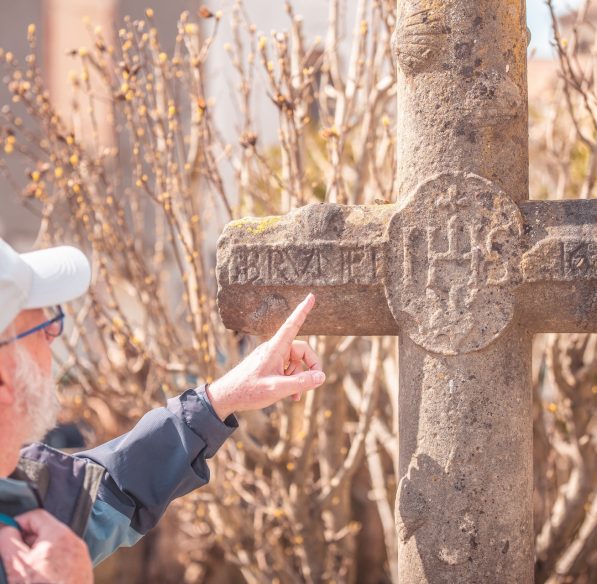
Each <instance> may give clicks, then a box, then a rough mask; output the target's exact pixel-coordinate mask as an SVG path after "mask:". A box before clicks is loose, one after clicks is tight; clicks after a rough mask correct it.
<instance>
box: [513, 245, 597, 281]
mask: <svg viewBox="0 0 597 584" xmlns="http://www.w3.org/2000/svg"><path fill="white" fill-rule="evenodd" d="M522 270H523V274H524V280H525V281H526V282H539V281H544V280H554V281H573V280H590V279H597V237H596V238H595V239H576V238H548V239H546V240H544V241H541V242H540V243H538V244H537V245H536V246H535V247H534V248H533V249H531V250H530V251H528V252H527V253H526V254H525V255H524V257H523V260H522Z"/></svg>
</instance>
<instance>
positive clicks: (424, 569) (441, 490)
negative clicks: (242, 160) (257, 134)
mask: <svg viewBox="0 0 597 584" xmlns="http://www.w3.org/2000/svg"><path fill="white" fill-rule="evenodd" d="M526 34H527V32H526V25H525V2H524V0H478V1H477V2H470V1H469V0H445V1H440V0H403V1H402V2H400V3H399V20H398V25H397V30H396V34H395V36H394V51H395V53H396V57H397V62H398V69H399V98H398V111H399V126H398V133H399V138H400V139H399V140H398V143H399V144H400V152H399V161H398V162H399V164H398V172H399V176H398V179H399V184H400V185H401V189H402V190H401V192H403V193H404V196H403V197H402V199H401V200H400V202H399V203H398V204H397V205H382V206H374V207H343V206H339V205H311V206H308V207H305V208H303V209H299V210H297V211H294V212H293V213H291V214H289V215H288V216H285V217H269V218H265V219H244V220H241V221H236V222H233V223H231V224H230V225H228V226H227V227H226V229H225V231H224V233H223V235H222V237H221V239H220V242H219V244H218V270H217V271H218V286H219V289H218V304H219V308H220V312H221V315H222V318H223V320H224V322H225V324H226V326H228V327H229V328H232V329H235V330H242V331H245V332H249V333H254V334H269V333H272V332H273V331H274V330H275V329H276V328H277V326H279V324H281V322H282V321H283V319H284V318H285V317H286V316H287V315H288V314H289V312H290V310H291V308H292V307H293V306H294V305H295V304H296V303H297V302H298V301H299V300H301V299H302V298H303V297H304V296H305V295H306V293H307V292H308V291H314V292H315V293H316V294H317V296H318V302H317V305H316V308H315V309H314V310H313V312H312V314H311V315H310V317H309V319H308V320H307V322H306V323H305V326H304V328H303V331H302V332H303V333H305V334H307V333H309V334H315V333H316V334H334V335H338V334H348V335H354V334H363V335H364V334H366V335H381V334H398V332H400V354H399V357H400V392H399V400H400V404H399V411H400V453H399V459H400V474H401V477H400V479H401V480H400V484H399V489H398V497H397V502H396V522H397V529H398V534H399V573H400V579H401V581H402V582H405V583H407V584H410V583H419V582H433V583H440V582H442V583H443V582H446V583H453V582H458V583H489V582H504V583H505V582H508V583H510V582H517V583H530V582H532V581H533V529H532V416H531V379H530V364H531V342H532V334H533V333H534V332H547V331H551V332H559V331H562V332H564V331H566V332H572V331H578V332H585V331H588V332H594V331H596V330H597V201H562V202H530V201H526V199H527V198H528V177H527V167H528V152H527V105H526V101H527V99H526Z"/></svg>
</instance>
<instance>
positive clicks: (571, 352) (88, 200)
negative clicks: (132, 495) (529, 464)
mask: <svg viewBox="0 0 597 584" xmlns="http://www.w3.org/2000/svg"><path fill="white" fill-rule="evenodd" d="M587 4H589V3H588V2H587ZM340 5H341V2H339V0H332V1H331V2H330V3H329V28H328V31H327V35H326V36H325V38H322V39H312V38H310V36H309V35H308V34H307V32H306V31H304V30H303V23H302V19H301V18H300V17H299V16H298V15H296V14H295V13H294V11H293V8H292V4H291V3H287V4H286V9H287V13H288V25H287V27H286V30H285V31H282V32H275V33H272V34H268V35H266V36H262V35H261V34H260V33H259V32H258V27H256V26H255V25H254V24H252V23H251V22H250V21H249V19H248V17H247V16H246V12H245V8H244V6H243V2H242V0H237V1H236V2H235V3H234V7H233V9H232V10H231V11H230V12H226V13H225V14H220V13H214V12H212V11H210V10H209V9H207V8H203V9H201V10H200V11H199V12H198V13H197V14H188V13H185V14H183V15H182V16H181V18H180V21H179V24H178V35H177V38H176V47H175V50H174V52H173V53H171V54H167V53H166V52H164V50H163V49H162V47H161V45H160V39H159V34H158V31H157V30H156V28H155V25H154V20H153V12H152V11H151V10H150V9H148V10H147V13H146V19H145V20H142V21H132V20H127V19H125V21H124V23H123V24H122V28H121V29H120V30H119V31H118V32H117V33H115V34H114V35H112V34H111V33H110V34H108V33H104V32H102V31H101V30H99V29H94V28H93V26H92V24H89V25H88V26H89V32H90V43H89V46H88V47H83V48H76V49H75V50H74V51H73V60H74V61H75V62H76V63H78V64H79V66H80V70H79V71H78V72H77V73H75V74H73V76H72V79H71V81H72V86H73V109H72V116H71V118H70V119H62V118H61V117H60V116H59V115H58V114H57V113H56V112H55V110H54V108H53V106H52V103H51V100H50V98H49V95H48V93H47V91H46V89H45V88H44V84H43V81H42V75H41V72H40V70H39V66H38V60H37V56H36V53H37V52H36V46H35V42H36V36H35V29H34V27H30V29H29V31H28V34H29V38H30V43H31V53H30V54H29V55H27V56H26V57H25V58H24V59H23V61H22V62H18V61H17V58H16V56H14V55H12V54H11V53H8V52H2V54H1V57H2V60H3V61H4V63H5V70H6V76H7V83H8V85H9V88H10V91H11V93H12V96H13V98H12V103H11V104H9V105H7V106H6V107H5V108H4V109H2V111H1V114H0V116H1V117H0V140H1V144H2V148H3V152H4V155H3V156H2V159H0V170H2V171H3V172H4V173H5V175H6V176H7V178H8V180H9V181H10V183H11V184H12V185H13V186H14V189H15V192H16V193H18V194H20V197H21V200H22V202H23V203H24V204H26V205H28V206H31V207H32V208H33V209H34V210H35V211H36V212H41V214H42V227H41V241H42V242H43V243H49V242H52V241H61V242H62V241H71V242H74V243H75V244H77V245H79V246H80V247H82V248H83V249H85V250H86V251H87V252H88V253H89V255H90V257H91V258H92V261H93V266H94V273H93V287H92V292H91V294H89V295H88V296H87V298H86V299H85V300H84V301H83V302H81V303H80V304H78V305H77V306H74V307H72V309H71V316H72V319H71V320H72V322H73V323H74V326H73V327H72V328H71V329H70V331H69V333H68V335H67V336H66V338H65V340H64V343H65V349H66V350H65V351H63V352H60V354H61V355H63V359H62V360H61V367H62V374H63V375H62V386H63V390H64V391H63V394H64V399H65V402H66V403H67V404H68V412H69V415H70V416H71V417H72V418H74V419H82V420H84V421H85V423H86V425H87V427H88V433H89V438H90V440H91V441H93V442H97V441H100V440H105V439H107V438H110V437H111V436H113V435H115V434H117V433H120V432H122V431H124V430H126V429H127V428H129V427H130V425H131V424H132V423H133V422H134V421H135V420H136V419H137V418H138V417H139V416H140V415H141V414H142V413H143V412H144V411H145V410H147V409H148V408H150V407H154V406H157V405H161V404H162V403H163V401H164V398H165V397H166V396H170V395H174V394H176V393H177V392H179V391H180V390H182V389H184V388H186V387H187V386H190V385H193V384H196V383H201V382H204V381H209V380H211V379H213V378H214V377H216V376H217V375H219V374H221V373H222V371H224V370H226V369H228V368H229V367H230V366H231V365H232V364H234V363H235V362H237V361H238V359H239V358H240V357H241V356H242V355H243V354H244V353H246V352H247V351H248V350H249V349H250V348H251V347H252V346H253V344H254V342H255V341H254V340H253V339H249V338H246V337H243V336H239V335H235V334H233V333H232V332H230V331H226V330H225V329H224V328H223V327H222V325H221V323H220V321H219V318H218V314H217V310H216V307H215V282H214V247H215V244H214V242H215V237H216V236H217V233H218V231H219V230H220V228H221V227H222V226H223V224H224V223H225V222H227V221H228V220H230V219H232V218H238V217H240V216H243V215H246V214H259V215H262V214H278V213H284V212H287V211H288V210H290V209H291V208H293V207H297V206H300V205H304V204H307V203H311V202H317V201H334V202H341V203H350V204H353V203H374V202H376V200H377V202H379V200H381V201H395V200H396V198H397V193H396V192H395V189H394V187H393V184H394V183H393V176H394V168H395V165H394V142H395V82H396V80H395V75H394V73H393V65H392V62H391V55H390V48H389V47H390V36H391V32H392V30H393V27H394V18H395V2H394V0H359V1H358V3H357V8H356V19H355V21H354V22H350V23H349V22H346V21H345V20H344V17H343V16H342V14H343V13H342V12H341V11H340ZM585 16H586V12H582V11H581V13H580V19H584V18H585ZM225 22H227V23H229V24H230V27H231V40H230V42H229V43H228V44H226V45H225V47H224V50H225V51H226V53H227V54H228V56H229V59H230V62H231V64H232V68H233V70H234V73H235V85H234V87H232V88H231V92H232V93H233V94H234V96H235V101H236V103H237V108H236V112H235V115H236V116H237V119H236V127H237V131H236V134H235V137H234V139H233V140H230V139H228V140H227V139H226V138H225V137H224V133H223V132H222V131H221V129H220V128H219V127H218V123H217V121H218V120H221V119H222V117H221V113H220V117H218V113H219V112H218V107H219V105H220V104H218V103H216V102H215V101H214V100H212V99H210V91H209V86H210V76H209V66H208V63H209V59H210V54H212V52H213V49H214V47H215V46H216V45H217V44H218V43H221V42H222V41H221V40H220V28H221V27H222V26H223V25H224V23H225ZM343 31H344V32H343ZM559 48H560V61H561V77H560V80H559V81H558V83H557V87H554V93H553V98H552V99H550V100H549V101H547V100H546V101H545V103H544V104H543V108H542V109H537V108H536V111H535V114H534V116H533V120H532V128H531V146H532V152H533V158H534V161H533V163H534V164H535V165H537V167H538V168H545V169H549V171H547V170H546V172H545V173H541V180H542V181H545V182H544V184H541V185H539V184H535V185H533V187H534V189H535V190H536V192H541V193H550V194H553V196H555V197H574V196H583V197H589V196H591V193H592V192H593V191H594V182H595V176H596V170H597V140H596V139H595V135H596V134H597V123H596V121H595V120H596V118H595V107H596V99H597V91H596V88H595V85H594V71H595V66H596V65H597V59H596V58H595V56H594V55H595V50H596V49H595V47H593V46H591V48H590V52H589V53H587V54H583V55H582V56H581V55H580V54H579V51H578V46H577V45H576V44H575V40H574V38H571V39H568V43H567V44H566V43H564V41H563V39H561V38H560V42H559ZM264 101H267V103H268V104H269V107H270V111H271V115H270V118H271V120H273V121H272V122H270V123H275V124H276V127H277V130H278V141H277V142H276V143H275V144H273V145H272V144H268V143H267V141H266V140H265V139H264V133H263V129H262V128H261V127H260V126H259V124H258V123H256V117H255V105H256V103H262V102H264ZM228 115H229V114H228ZM571 121H572V123H571ZM106 127H108V128H109V130H110V131H109V132H106ZM106 136H108V138H106ZM15 158H17V159H18V162H17V163H15V162H13V161H14V159H15ZM554 160H557V161H558V164H557V166H555V167H554V166H553V161H554ZM23 165H25V167H26V168H25V170H24V171H23V170H22V168H23ZM537 176H539V174H538V173H537ZM312 342H313V344H314V345H316V346H317V348H318V350H319V352H320V353H321V354H322V355H323V358H324V364H325V365H324V367H325V370H326V372H327V373H328V383H327V387H326V390H325V391H322V392H318V393H312V394H311V395H309V397H308V398H307V399H306V400H304V401H303V402H300V403H298V404H296V403H294V402H293V403H290V402H289V403H284V404H280V405H278V406H276V407H274V408H272V409H270V410H269V411H265V412H260V413H255V414H251V415H245V416H243V417H242V419H241V427H240V430H239V431H238V432H237V433H236V434H235V436H234V438H233V439H232V440H231V441H229V443H228V444H227V445H226V446H225V447H224V448H223V449H222V451H221V452H220V453H219V454H218V457H217V460H215V461H214V462H213V463H212V467H213V480H212V482H211V483H210V486H208V487H207V488H206V489H204V490H201V491H199V492H196V493H194V494H192V495H190V496H188V497H186V498H185V499H184V500H183V501H181V502H179V503H177V504H176V505H175V506H174V509H173V510H172V511H171V512H170V514H169V518H168V520H167V522H166V523H165V525H164V526H162V527H161V528H160V529H158V531H157V535H155V536H153V537H151V538H148V540H147V542H146V543H145V546H146V548H151V550H150V551H151V554H152V555H151V557H152V558H153V559H152V560H151V561H150V562H147V561H144V562H138V563H139V564H141V563H143V566H138V568H137V572H136V576H135V577H137V578H139V581H148V578H151V579H152V580H153V581H160V582H168V581H173V582H177V581H185V582H217V581H220V582H221V581H226V582H234V581H239V582H242V581H243V579H244V580H245V581H246V582H249V583H264V584H265V583H268V584H269V583H272V582H281V583H294V582H297V583H298V582H312V583H318V582H326V581H334V582H355V581H358V582H359V583H367V582H371V583H378V582H396V581H397V577H396V571H395V566H396V540H395V537H396V535H395V527H394V519H393V505H394V495H395V491H396V479H395V477H396V470H397V460H396V458H397V452H398V448H397V437H396V424H397V411H396V408H397V395H396V392H397V387H396V380H397V367H398V364H397V362H396V347H395V341H394V340H393V339H390V338H387V339H368V338H354V337H349V338H334V337H321V338H316V339H315V338H314V339H312ZM535 371H536V374H535V379H534V392H535V439H536V440H535V457H536V460H535V468H536V513H535V528H536V532H537V556H538V564H537V577H538V581H539V582H545V581H550V582H584V581H588V579H589V578H590V577H591V575H590V573H591V570H592V574H593V576H594V575H595V571H596V570H597V566H596V563H597V558H596V557H595V555H596V554H595V542H596V540H597V498H595V497H594V494H595V492H594V491H595V478H596V476H597V468H596V462H595V460H596V459H595V440H596V436H595V433H596V429H595V419H594V416H593V414H594V410H595V397H596V393H597V347H596V342H595V338H594V337H590V336H588V335H552V336H549V337H542V338H541V339H539V340H538V342H537V343H536V346H535ZM145 554H146V555H145V557H146V558H147V557H150V556H149V555H148V554H149V551H146V552H145ZM166 558H168V559H167V560H166ZM115 573H116V572H113V573H112V575H111V576H110V578H111V579H112V580H114V579H115V578H116V576H115V575H114V574H115ZM241 574H242V576H241ZM131 578H132V576H131V575H130V574H129V576H128V579H127V580H126V581H133V580H132V579H131ZM123 581H124V579H123Z"/></svg>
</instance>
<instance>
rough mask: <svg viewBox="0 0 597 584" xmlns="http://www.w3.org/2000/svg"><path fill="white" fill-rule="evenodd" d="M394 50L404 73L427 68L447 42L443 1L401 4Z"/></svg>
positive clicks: (428, 0) (423, 0)
mask: <svg viewBox="0 0 597 584" xmlns="http://www.w3.org/2000/svg"><path fill="white" fill-rule="evenodd" d="M399 11H400V12H399V14H398V19H397V22H396V30H395V32H394V34H393V35H392V53H393V55H394V58H395V59H396V61H397V62H398V64H399V65H400V68H401V69H402V71H403V72H404V73H405V74H410V75H412V74H415V73H418V72H419V71H421V70H422V69H424V68H425V67H428V66H429V65H430V64H431V63H432V62H433V60H434V59H435V58H436V57H437V55H439V54H440V52H441V51H442V48H443V46H444V44H445V39H446V26H445V8H444V3H443V1H440V0H415V1H414V2H407V3H401V5H400V7H399Z"/></svg>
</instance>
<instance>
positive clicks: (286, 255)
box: [228, 243, 382, 286]
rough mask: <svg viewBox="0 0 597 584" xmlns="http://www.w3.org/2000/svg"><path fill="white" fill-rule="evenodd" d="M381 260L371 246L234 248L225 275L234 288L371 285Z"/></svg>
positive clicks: (335, 245)
mask: <svg viewBox="0 0 597 584" xmlns="http://www.w3.org/2000/svg"><path fill="white" fill-rule="evenodd" d="M381 259H382V256H381V249H380V248H379V247H376V246H371V245H359V244H338V243H312V244H303V245H287V244H278V245H263V244H254V245H235V246H233V248H232V253H231V255H230V263H229V271H228V273H229V281H230V284H238V285H243V284H253V285H256V286H278V285H293V284H294V285H297V286H304V285H307V286H339V285H346V284H355V285H372V284H375V283H377V282H378V281H379V279H380V273H381Z"/></svg>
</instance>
